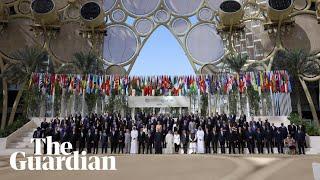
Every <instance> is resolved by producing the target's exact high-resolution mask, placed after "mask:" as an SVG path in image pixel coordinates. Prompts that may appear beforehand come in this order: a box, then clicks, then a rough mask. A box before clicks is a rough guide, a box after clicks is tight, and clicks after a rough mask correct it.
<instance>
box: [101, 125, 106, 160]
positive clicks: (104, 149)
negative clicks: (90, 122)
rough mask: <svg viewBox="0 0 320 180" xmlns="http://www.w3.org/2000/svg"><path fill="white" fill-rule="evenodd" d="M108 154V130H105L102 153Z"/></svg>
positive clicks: (102, 136)
mask: <svg viewBox="0 0 320 180" xmlns="http://www.w3.org/2000/svg"><path fill="white" fill-rule="evenodd" d="M107 152H108V134H107V130H106V129H104V130H103V133H102V134H101V153H102V154H103V153H107Z"/></svg>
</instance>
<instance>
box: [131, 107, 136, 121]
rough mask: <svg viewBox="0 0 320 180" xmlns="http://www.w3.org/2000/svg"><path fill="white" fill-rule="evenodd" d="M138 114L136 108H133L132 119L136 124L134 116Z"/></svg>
mask: <svg viewBox="0 0 320 180" xmlns="http://www.w3.org/2000/svg"><path fill="white" fill-rule="evenodd" d="M135 114H136V108H134V107H133V108H131V119H132V120H133V121H134V122H135V119H134V116H135Z"/></svg>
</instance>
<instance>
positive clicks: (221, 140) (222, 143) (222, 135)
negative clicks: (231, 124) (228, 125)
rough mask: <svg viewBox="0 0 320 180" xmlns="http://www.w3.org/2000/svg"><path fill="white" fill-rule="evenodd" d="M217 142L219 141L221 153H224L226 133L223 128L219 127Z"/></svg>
mask: <svg viewBox="0 0 320 180" xmlns="http://www.w3.org/2000/svg"><path fill="white" fill-rule="evenodd" d="M219 143H220V149H221V154H225V153H226V149H225V144H226V135H225V133H224V131H223V129H221V131H220V133H219Z"/></svg>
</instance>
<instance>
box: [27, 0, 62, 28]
mask: <svg viewBox="0 0 320 180" xmlns="http://www.w3.org/2000/svg"><path fill="white" fill-rule="evenodd" d="M31 11H32V14H33V16H34V18H35V20H36V21H37V22H39V23H40V24H41V25H50V24H54V23H56V22H57V21H58V20H59V16H58V13H57V11H56V6H55V3H54V1H53V0H33V1H32V3H31Z"/></svg>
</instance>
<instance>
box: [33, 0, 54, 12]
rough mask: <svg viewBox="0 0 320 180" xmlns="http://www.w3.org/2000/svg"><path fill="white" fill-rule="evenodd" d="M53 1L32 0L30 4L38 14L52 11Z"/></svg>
mask: <svg viewBox="0 0 320 180" xmlns="http://www.w3.org/2000/svg"><path fill="white" fill-rule="evenodd" d="M53 8H54V2H53V1H52V0H34V1H32V4H31V9H32V10H33V11H34V12H36V13H39V14H44V13H48V12H50V11H52V10H53Z"/></svg>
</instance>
